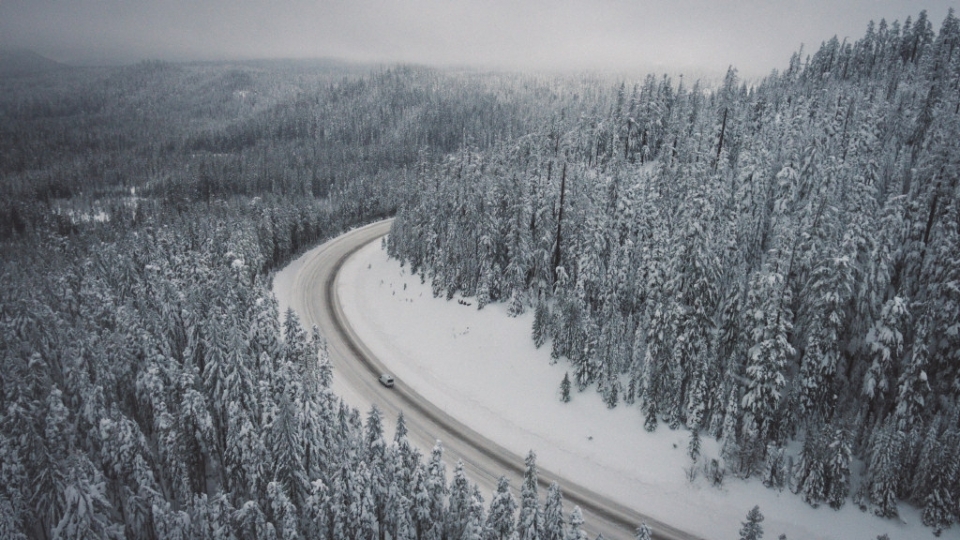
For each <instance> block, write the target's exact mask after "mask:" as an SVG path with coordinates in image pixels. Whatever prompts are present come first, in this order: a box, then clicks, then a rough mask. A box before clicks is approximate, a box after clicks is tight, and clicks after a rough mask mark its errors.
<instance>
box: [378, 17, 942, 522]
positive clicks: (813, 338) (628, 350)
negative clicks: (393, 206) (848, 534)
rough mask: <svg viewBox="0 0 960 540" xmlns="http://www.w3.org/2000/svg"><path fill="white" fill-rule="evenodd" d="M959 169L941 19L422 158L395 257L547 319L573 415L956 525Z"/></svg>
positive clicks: (437, 291) (817, 492)
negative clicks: (750, 77) (600, 405)
mask: <svg viewBox="0 0 960 540" xmlns="http://www.w3.org/2000/svg"><path fill="white" fill-rule="evenodd" d="M785 60H786V59H785ZM958 178H960V23H958V20H957V18H956V17H955V16H954V14H953V12H952V11H951V12H950V14H949V15H948V16H947V17H946V19H945V20H944V21H943V22H942V24H941V25H940V26H939V31H937V30H935V26H934V23H933V22H932V21H930V20H929V19H928V17H927V14H926V12H921V13H920V14H919V15H918V16H917V17H916V18H908V19H906V20H905V21H903V23H900V22H893V23H888V22H886V21H881V22H880V23H879V24H875V23H873V22H871V23H870V24H869V25H868V26H867V28H866V32H865V33H864V35H863V36H862V37H860V38H859V39H856V40H846V39H845V40H843V41H840V40H838V39H837V38H834V39H832V40H829V41H827V42H825V43H823V44H822V45H821V46H820V47H819V48H818V49H816V50H814V51H812V53H809V52H806V51H804V50H803V49H801V50H799V51H798V52H796V53H795V54H794V55H793V57H792V58H790V59H789V63H786V62H785V69H783V70H782V71H774V72H772V73H771V74H770V75H769V76H767V77H765V78H763V79H762V80H759V81H742V80H740V79H739V77H738V74H737V71H736V70H735V69H734V68H731V69H730V70H729V71H728V72H727V75H726V77H725V78H724V79H723V80H722V82H720V83H718V84H701V83H700V82H692V83H691V82H690V81H687V80H684V79H683V78H682V77H677V78H672V77H667V76H653V75H651V76H648V77H647V78H646V79H643V80H642V81H640V82H638V83H636V84H630V83H624V84H620V85H611V86H610V87H608V89H607V90H604V91H601V90H597V93H596V98H595V99H593V100H592V101H591V103H590V104H589V106H588V107H586V108H580V109H576V108H567V107H565V106H562V105H561V106H558V107H556V108H555V111H554V112H553V113H552V114H551V115H550V116H548V117H544V118H543V119H542V120H541V121H540V122H539V123H534V124H533V125H532V126H531V129H530V130H529V131H527V132H526V133H523V134H520V135H519V136H515V137H512V138H505V139H502V140H498V141H497V142H496V144H493V145H488V146H483V145H480V144H474V145H470V144H467V145H466V146H464V147H462V148H460V149H459V150H457V151H456V152H455V153H454V154H452V155H450V156H448V157H447V158H445V159H442V160H439V161H431V160H425V159H422V160H420V161H419V162H418V165H417V169H416V171H415V174H411V175H408V176H406V177H404V180H403V184H402V185H401V186H400V190H401V194H400V197H401V199H400V204H399V209H398V210H397V217H396V220H395V222H394V224H393V227H392V230H391V234H390V237H389V244H388V249H389V253H390V254H391V256H393V257H396V258H398V259H399V260H400V261H401V262H402V263H403V264H405V265H408V267H409V269H410V270H411V271H413V272H415V273H419V274H420V276H421V278H422V279H423V280H424V281H428V280H429V282H431V283H432V285H433V292H434V295H435V296H445V297H447V298H452V297H453V295H455V294H462V295H465V296H472V297H476V304H477V307H478V308H480V309H482V308H483V307H484V306H485V305H486V304H488V303H489V302H506V303H508V305H509V311H510V313H511V314H519V313H522V312H524V311H525V310H534V313H535V317H534V323H533V328H532V336H531V337H532V339H533V341H534V342H535V343H536V345H537V346H538V347H539V346H541V345H542V346H549V347H550V348H551V351H552V357H553V358H554V359H555V360H556V361H562V362H568V363H569V366H570V371H569V375H570V377H569V378H566V377H565V378H564V380H563V381H562V382H561V381H556V384H557V385H558V389H560V390H558V396H561V397H562V399H570V393H569V392H570V388H571V386H572V387H573V388H574V389H578V390H580V391H584V390H586V389H588V388H591V389H595V390H596V391H598V392H600V393H601V394H602V396H603V399H604V400H605V402H606V403H607V404H608V406H609V407H617V406H633V407H640V408H641V409H642V411H643V417H644V418H645V422H644V423H643V425H642V426H637V427H638V428H639V429H643V428H645V429H647V430H650V431H653V430H656V429H664V427H663V426H662V425H663V424H665V425H666V427H667V428H669V429H678V428H681V427H684V428H685V429H687V430H689V433H690V442H689V449H688V450H689V454H690V456H691V458H692V460H693V461H694V464H697V460H698V459H700V444H701V437H704V436H709V437H714V438H716V439H717V440H718V441H720V444H721V448H722V460H721V461H722V462H721V463H719V464H718V463H717V462H716V461H713V463H712V464H704V466H705V467H708V466H712V467H713V468H714V470H713V474H714V475H715V476H717V477H718V478H722V475H723V472H724V471H726V472H729V473H730V474H734V475H737V476H740V477H744V478H746V477H757V478H759V479H761V481H762V482H763V483H764V484H765V485H767V486H769V487H770V488H772V489H778V490H784V489H789V490H792V491H793V492H794V493H796V494H797V495H798V496H799V497H802V498H803V500H805V501H807V502H808V503H810V504H811V505H813V506H818V505H829V506H831V507H833V508H840V507H841V506H843V505H844V504H848V503H850V504H855V505H858V506H859V507H860V508H861V509H863V510H864V511H869V512H874V513H876V514H877V515H879V516H883V517H888V518H892V517H895V516H897V512H898V505H900V504H902V502H903V501H908V502H909V503H911V504H913V505H916V506H917V507H918V508H921V509H922V518H923V522H924V524H926V525H927V526H929V527H931V528H932V530H933V532H935V533H936V534H939V533H940V531H941V530H942V529H944V528H947V527H950V525H951V524H953V523H954V522H955V521H956V520H957V518H958V514H960V506H958V504H960V452H958V451H957V449H958V448H960V403H958V396H960V184H958ZM573 399H576V395H575V394H574V396H573ZM717 467H719V470H718V469H717ZM854 479H856V481H854Z"/></svg>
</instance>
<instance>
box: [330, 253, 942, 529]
mask: <svg viewBox="0 0 960 540" xmlns="http://www.w3.org/2000/svg"><path fill="white" fill-rule="evenodd" d="M338 293H339V295H340V298H341V302H342V305H343V308H344V311H345V313H346V315H347V318H348V319H349V320H350V324H351V325H353V327H354V329H355V330H356V332H357V334H358V335H359V336H360V337H361V339H362V340H363V341H364V342H365V343H366V344H367V345H368V346H369V347H370V349H371V350H372V351H373V352H374V353H375V354H376V355H377V356H378V357H379V358H380V359H381V360H382V361H383V362H384V364H386V365H387V366H388V368H389V369H390V370H391V371H392V372H393V373H394V374H395V375H396V376H397V377H398V378H400V379H402V380H403V381H404V382H405V383H407V384H408V385H409V386H411V387H412V388H414V389H415V390H416V391H417V392H419V393H420V394H422V395H423V396H424V397H426V398H427V399H429V400H430V401H432V402H434V403H435V404H436V405H438V406H439V407H440V408H442V409H444V410H445V411H447V412H449V413H450V414H451V415H452V416H454V417H456V418H457V419H459V420H460V421H462V422H464V423H466V424H468V425H470V426H471V427H472V428H474V429H476V430H477V431H478V432H480V433H482V434H483V435H485V436H487V437H488V438H490V439H492V440H494V441H497V442H498V443H500V444H502V445H503V446H505V447H506V448H508V449H510V450H512V451H513V452H515V453H516V454H517V455H525V454H526V452H527V451H528V450H529V449H533V450H535V451H536V452H537V456H538V458H537V462H538V465H539V466H541V467H543V468H545V469H548V470H551V471H554V472H556V473H558V474H560V475H561V476H563V477H566V478H569V479H571V480H572V481H575V482H577V483H579V484H581V485H583V486H585V487H588V488H590V489H592V490H594V491H597V492H600V493H606V494H608V495H609V496H611V497H613V498H615V499H617V500H619V501H621V502H622V503H624V504H626V505H628V506H631V507H633V508H636V509H637V510H640V511H642V512H644V513H646V514H648V515H651V516H653V517H656V518H658V519H661V520H663V521H665V522H668V523H673V524H675V525H676V526H678V527H680V528H683V529H686V530H689V531H690V532H693V533H696V534H698V535H701V536H703V537H704V538H718V539H722V538H737V533H738V531H739V529H740V526H741V522H742V521H743V520H744V517H745V515H746V513H747V511H748V510H749V509H750V508H752V507H753V506H754V505H755V504H759V505H760V510H761V512H762V513H763V514H764V516H765V517H766V519H765V521H764V523H763V526H764V531H765V535H764V536H765V537H766V538H777V537H778V536H779V535H780V534H781V533H783V534H786V535H787V538H790V539H801V538H802V539H807V538H811V539H816V538H823V539H827V538H830V539H837V540H848V539H849V540H852V539H865V540H873V539H875V538H876V537H877V536H878V535H880V534H883V533H887V534H889V536H890V538H891V539H894V540H898V539H907V538H924V539H927V538H930V537H931V536H932V535H931V530H930V529H928V528H925V527H923V526H922V524H921V523H920V516H919V513H918V512H917V511H916V509H914V508H910V507H907V506H906V505H901V515H902V518H901V519H902V521H893V520H884V519H880V518H877V517H874V516H873V515H871V514H869V513H864V512H861V511H860V510H859V509H858V508H856V507H855V506H854V505H853V504H852V503H850V502H848V503H847V504H846V505H845V506H844V507H843V508H842V509H841V510H839V511H835V510H833V509H831V508H829V507H825V506H824V507H821V508H819V509H814V508H811V507H810V506H808V505H807V504H805V503H804V502H802V501H801V500H800V498H799V497H797V496H795V495H793V494H791V493H789V492H787V491H785V492H782V493H781V492H777V491H775V490H771V489H767V488H765V487H764V486H763V485H762V484H761V483H760V482H759V481H757V480H753V481H742V480H739V479H737V478H733V477H731V476H729V475H728V476H727V478H726V480H725V482H724V484H723V487H722V488H715V487H713V486H712V485H710V483H709V482H708V481H707V480H705V479H704V478H703V475H702V474H701V475H700V476H699V477H698V478H697V479H696V480H695V481H694V482H692V483H691V482H690V481H689V480H688V479H687V475H686V471H685V469H686V468H688V467H689V465H690V464H689V458H688V457H687V453H686V448H687V442H688V439H689V433H688V432H687V431H685V430H682V429H681V430H677V431H671V430H670V429H669V428H668V427H667V426H665V425H664V424H661V425H660V427H659V428H658V429H657V431H656V432H654V433H647V432H646V431H644V429H643V417H642V415H641V412H640V410H639V408H638V407H636V406H633V407H631V406H626V405H625V404H621V405H620V406H618V407H617V408H615V409H613V410H610V409H607V407H606V406H605V405H604V403H603V402H602V401H601V399H600V395H599V394H598V393H597V392H595V391H594V390H593V389H592V388H589V389H587V390H586V391H584V392H582V393H577V392H576V390H575V389H574V390H573V399H572V401H571V402H570V403H562V402H560V400H559V386H560V381H561V379H562V378H563V375H564V372H565V371H568V370H569V365H568V364H567V362H566V360H561V361H560V362H558V363H556V364H554V365H551V363H550V348H549V343H548V344H547V345H545V346H544V347H542V348H541V349H539V350H538V349H536V348H535V347H534V345H533V341H532V339H531V337H530V329H531V325H532V321H533V314H532V310H530V311H528V313H526V314H524V315H522V316H520V317H516V318H511V317H508V316H507V314H506V306H505V305H502V304H495V305H488V306H487V307H485V308H484V309H483V310H479V311H478V310H477V309H476V304H475V302H474V300H473V299H472V298H466V299H463V300H464V301H465V302H468V303H470V304H471V305H469V306H467V305H463V304H461V303H460V302H458V300H459V299H460V298H459V296H458V297H455V298H454V299H453V300H450V301H447V300H445V299H443V298H434V297H433V296H432V293H431V289H430V285H429V282H428V283H426V284H421V283H420V279H419V277H418V276H411V275H410V274H409V272H408V269H407V268H401V267H400V265H399V263H398V262H397V261H395V260H391V259H388V258H387V256H386V253H385V252H384V251H383V250H382V249H381V244H380V242H374V243H372V244H370V245H368V246H366V247H365V248H364V249H362V250H360V251H359V252H358V253H357V254H356V255H354V256H353V257H352V258H351V259H350V261H348V262H347V264H346V265H345V266H344V267H343V270H342V272H341V275H340V282H339V288H338ZM335 387H336V385H335ZM348 401H349V400H348ZM357 405H362V404H357ZM702 452H703V455H704V457H705V458H706V459H707V460H709V459H710V458H711V457H716V456H717V454H718V445H717V443H716V441H714V440H712V439H709V438H705V439H704V441H703V451H702ZM958 532H960V531H957V529H952V530H948V531H945V533H944V537H953V538H958V537H960V535H958Z"/></svg>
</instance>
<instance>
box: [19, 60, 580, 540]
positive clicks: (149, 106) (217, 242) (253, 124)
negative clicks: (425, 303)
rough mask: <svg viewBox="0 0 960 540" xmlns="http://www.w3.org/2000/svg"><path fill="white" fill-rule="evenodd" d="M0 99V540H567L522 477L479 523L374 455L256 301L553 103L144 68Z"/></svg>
mask: <svg viewBox="0 0 960 540" xmlns="http://www.w3.org/2000/svg"><path fill="white" fill-rule="evenodd" d="M525 85H529V86H525ZM0 88H2V92H0V96H2V97H0V152H2V156H3V159H2V160H0V179H2V182H0V252H2V256H0V386H2V392H0V463H2V468H0V537H2V538H11V539H14V538H40V539H49V538H105V537H112V538H124V537H125V538H144V539H154V538H171V539H177V538H223V539H231V538H233V539H246V538H296V537H304V538H329V539H340V538H368V539H379V540H384V539H385V538H387V537H389V538H393V539H402V538H409V539H417V540H426V539H441V538H451V539H452V538H463V539H480V538H484V539H495V538H496V539H500V538H508V537H510V536H511V535H512V534H514V533H515V532H518V533H519V531H520V530H521V529H523V528H525V527H526V528H531V527H532V528H533V529H535V533H530V532H529V531H527V532H523V533H522V534H523V537H525V538H537V537H543V538H550V539H557V538H561V537H562V535H563V534H567V532H569V534H570V535H572V537H575V538H577V539H578V540H579V539H580V538H581V536H582V534H581V532H580V526H581V525H582V518H581V517H580V514H579V511H576V510H575V511H574V513H573V514H572V515H570V516H569V517H568V516H566V515H564V514H563V513H562V512H561V510H560V508H561V506H560V503H561V495H560V491H559V488H558V487H556V486H555V487H554V488H553V489H551V491H550V494H549V496H548V497H547V502H546V504H545V505H544V506H541V504H540V502H539V499H538V498H537V494H536V489H537V479H536V465H535V461H534V457H533V455H532V454H531V455H530V456H529V457H528V460H527V475H526V478H525V481H524V484H523V486H521V489H520V492H521V495H522V496H521V499H522V500H521V501H520V502H518V501H517V500H516V499H515V498H514V495H512V494H511V492H510V491H509V490H508V487H509V486H508V485H507V483H506V480H504V481H502V482H501V486H500V488H499V490H498V492H497V493H495V494H494V497H493V498H492V500H491V501H490V504H489V506H488V507H487V506H485V505H484V500H483V497H482V496H481V494H480V493H479V491H478V489H477V488H476V487H475V486H473V485H472V484H470V483H469V482H468V481H467V480H466V478H465V477H464V476H463V472H462V470H461V469H460V468H459V467H457V468H456V469H455V470H454V472H453V476H452V479H451V480H450V481H449V482H448V480H447V477H446V474H447V473H446V471H445V468H444V465H443V464H442V463H441V461H440V459H441V457H442V448H441V447H440V446H439V445H438V447H437V448H436V449H434V451H433V453H432V454H431V455H430V456H429V457H424V456H421V455H420V453H419V452H418V451H417V450H416V449H414V448H413V447H411V446H410V444H409V442H408V441H407V438H406V435H405V428H404V427H403V422H402V420H401V421H400V422H399V424H400V425H399V427H398V429H397V433H396V435H395V436H394V437H393V438H392V442H388V440H389V437H388V436H387V435H385V434H384V433H383V429H382V423H381V417H380V414H379V412H377V411H376V410H372V411H370V412H369V413H368V414H367V415H366V417H365V418H362V417H361V415H360V414H359V413H358V412H357V411H356V410H351V409H349V408H348V407H346V406H345V405H344V404H343V403H342V402H341V401H340V400H339V398H337V397H336V396H335V395H333V394H332V393H331V391H330V389H329V387H330V381H331V377H332V374H331V369H330V364H329V362H328V360H327V357H326V353H325V348H324V342H323V339H322V337H320V336H319V335H318V334H317V333H316V332H315V331H314V332H312V333H311V332H310V330H309V329H303V328H301V327H300V325H299V323H298V321H297V318H296V316H295V315H294V314H293V313H292V312H291V313H287V314H285V315H284V316H283V317H281V316H280V314H278V313H277V307H276V302H275V300H274V299H273V296H272V294H271V292H270V272H271V270H272V269H274V268H276V267H278V266H279V265H281V264H283V263H284V262H286V261H288V260H290V258H291V257H292V256H293V255H295V254H296V253H298V252H299V251H301V250H303V249H304V248H306V247H308V246H311V245H314V244H316V243H317V242H319V241H321V240H323V239H325V238H328V237H331V236H333V235H335V234H337V233H339V232H341V231H343V230H345V229H347V228H349V227H351V226H355V225H358V224H361V223H364V222H368V221H371V220H373V219H376V218H379V217H382V216H386V215H389V214H390V213H392V212H393V211H394V209H395V206H396V201H397V200H398V195H397V193H398V191H397V188H398V186H399V185H400V183H401V182H400V180H401V179H402V178H403V177H404V175H405V174H406V172H405V167H407V166H408V165H415V164H416V163H417V162H418V161H420V160H421V159H424V157H423V156H425V155H431V154H435V155H441V154H443V153H445V152H447V151H449V150H452V149H455V148H457V147H459V146H460V145H461V144H463V142H464V141H469V142H470V143H471V144H473V145H476V146H478V147H481V148H483V147H487V146H490V145H492V144H493V143H495V142H496V141H497V140H500V139H506V138H509V137H512V136H513V134H514V133H516V132H524V131H527V130H528V129H529V128H528V127H525V126H526V123H528V122H530V121H532V118H534V116H535V114H536V111H537V110H538V109H537V108H536V107H534V104H535V103H536V102H535V100H534V99H533V96H536V95H538V93H545V94H547V95H554V93H553V91H552V90H551V89H550V88H551V84H549V83H545V82H536V81H533V80H529V79H523V80H521V79H520V78H517V77H502V78H490V79H482V80H481V79H480V78H479V76H477V75H474V74H469V73H466V74H443V73H439V72H435V71H431V70H426V69H419V68H402V67H401V68H395V69H382V70H376V71H374V72H371V73H367V72H366V71H363V72H360V71H359V70H358V69H356V68H347V67H344V66H331V65H324V64H308V63H297V62H291V63H281V62H277V63H267V62H261V63H256V64H237V65H221V64H203V65H173V64H165V63H159V62H147V63H142V64H137V65H135V66H130V67H125V68H120V69H82V70H80V69H76V70H68V69H62V70H47V71H43V72H42V73H33V74H27V75H22V76H10V77H5V78H3V79H0ZM557 99H558V101H560V98H557ZM281 320H282V321H283V322H282V323H281ZM488 508H489V510H488ZM531 534H533V536H531ZM538 535H539V536H538Z"/></svg>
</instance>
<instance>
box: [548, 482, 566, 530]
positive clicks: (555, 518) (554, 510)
mask: <svg viewBox="0 0 960 540" xmlns="http://www.w3.org/2000/svg"><path fill="white" fill-rule="evenodd" d="M566 534H567V531H566V524H565V520H564V517H563V493H562V492H561V491H560V485H559V484H557V483H556V482H552V483H551V484H550V489H549V490H548V491H547V500H546V502H545V503H544V506H543V534H542V538H543V540H566Z"/></svg>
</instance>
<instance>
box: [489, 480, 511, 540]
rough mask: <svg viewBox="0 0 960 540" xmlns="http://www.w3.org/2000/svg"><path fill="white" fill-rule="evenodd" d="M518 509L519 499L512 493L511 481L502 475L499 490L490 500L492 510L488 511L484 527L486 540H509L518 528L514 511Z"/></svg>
mask: <svg viewBox="0 0 960 540" xmlns="http://www.w3.org/2000/svg"><path fill="white" fill-rule="evenodd" d="M516 511H517V500H516V499H515V498H514V497H513V494H512V493H510V481H509V480H507V477H506V476H501V477H500V479H499V480H498V481H497V490H496V491H495V492H494V494H493V498H492V499H491V500H490V511H489V512H488V513H487V522H486V525H485V527H484V533H483V538H484V540H509V538H510V537H511V536H513V534H514V531H515V530H516V520H515V519H514V513H515V512H516Z"/></svg>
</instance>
